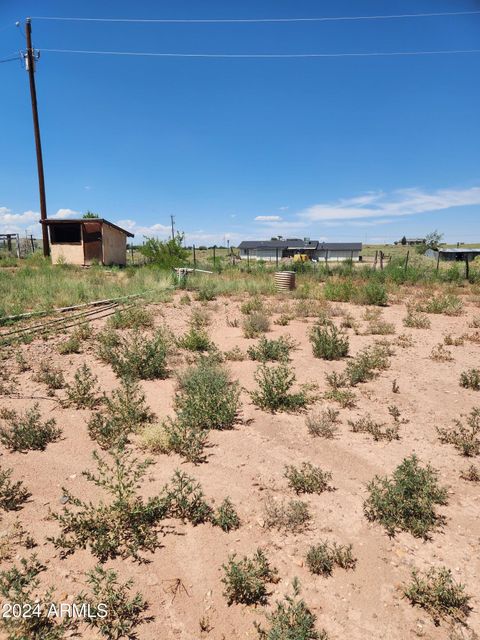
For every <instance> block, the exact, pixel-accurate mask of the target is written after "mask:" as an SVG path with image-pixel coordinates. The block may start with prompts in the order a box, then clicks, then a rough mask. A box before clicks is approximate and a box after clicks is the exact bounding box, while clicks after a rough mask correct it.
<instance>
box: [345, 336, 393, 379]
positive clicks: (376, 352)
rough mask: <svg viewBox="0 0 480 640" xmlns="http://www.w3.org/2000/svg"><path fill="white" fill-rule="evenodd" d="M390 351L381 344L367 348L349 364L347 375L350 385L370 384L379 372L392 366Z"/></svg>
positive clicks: (346, 370)
mask: <svg viewBox="0 0 480 640" xmlns="http://www.w3.org/2000/svg"><path fill="white" fill-rule="evenodd" d="M389 355H390V352H389V349H388V347H385V346H384V345H381V344H378V343H376V344H374V345H371V346H370V347H366V348H365V349H363V350H362V351H360V353H358V354H357V355H356V356H355V358H353V359H352V360H350V361H349V362H348V363H347V366H346V369H345V375H346V376H347V378H348V381H349V384H350V385H352V386H355V385H357V384H359V383H360V382H368V381H369V380H372V379H373V378H375V376H376V375H377V372H378V371H382V370H384V369H387V368H388V367H389V366H390V360H389Z"/></svg>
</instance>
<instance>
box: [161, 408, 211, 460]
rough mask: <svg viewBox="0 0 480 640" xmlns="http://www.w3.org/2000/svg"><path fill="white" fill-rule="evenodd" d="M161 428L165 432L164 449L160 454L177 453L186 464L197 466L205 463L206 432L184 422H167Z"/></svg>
mask: <svg viewBox="0 0 480 640" xmlns="http://www.w3.org/2000/svg"><path fill="white" fill-rule="evenodd" d="M163 428H164V429H165V432H166V436H167V439H166V448H165V449H164V451H163V452H162V453H170V452H172V451H173V452H174V453H178V455H180V456H182V458H184V459H185V460H186V461H187V462H193V464H199V463H201V462H204V461H205V455H204V449H205V447H206V445H207V442H208V431H206V430H205V429H202V428H201V427H199V426H197V425H190V424H189V423H187V422H186V421H185V420H178V419H177V420H167V421H166V422H165V423H164V425H163Z"/></svg>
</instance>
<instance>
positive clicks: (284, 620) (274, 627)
mask: <svg viewBox="0 0 480 640" xmlns="http://www.w3.org/2000/svg"><path fill="white" fill-rule="evenodd" d="M292 586H293V596H285V598H284V599H283V600H282V601H280V602H277V605H276V607H275V609H274V610H273V611H272V613H269V614H267V616H266V617H267V620H268V622H269V628H268V629H263V628H262V626H261V625H260V624H258V623H255V627H256V629H257V633H258V637H259V639H260V640H328V635H327V633H326V631H324V630H322V631H320V632H319V631H317V630H316V629H315V622H316V620H317V618H316V616H315V614H314V613H312V612H311V611H310V609H309V608H308V607H307V605H306V604H305V602H304V600H302V599H300V598H299V594H300V585H299V583H298V580H297V579H296V578H295V579H294V581H293V585H292Z"/></svg>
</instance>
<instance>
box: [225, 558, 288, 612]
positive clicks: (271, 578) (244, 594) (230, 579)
mask: <svg viewBox="0 0 480 640" xmlns="http://www.w3.org/2000/svg"><path fill="white" fill-rule="evenodd" d="M236 558H237V556H236V555H235V554H234V555H232V556H230V557H229V558H228V563H227V564H224V565H222V568H223V570H224V572H225V575H224V577H223V578H222V582H223V584H224V585H225V591H224V592H223V595H224V596H225V598H226V599H227V603H228V605H231V604H233V603H235V604H266V603H267V598H268V592H267V585H268V583H275V582H278V580H279V578H278V571H277V570H276V569H275V568H274V567H271V566H270V563H269V561H268V558H267V556H266V555H265V554H264V552H263V551H262V550H261V549H257V551H256V552H255V553H254V554H253V556H252V557H251V558H249V557H248V556H244V558H243V559H242V560H238V561H237V559H236Z"/></svg>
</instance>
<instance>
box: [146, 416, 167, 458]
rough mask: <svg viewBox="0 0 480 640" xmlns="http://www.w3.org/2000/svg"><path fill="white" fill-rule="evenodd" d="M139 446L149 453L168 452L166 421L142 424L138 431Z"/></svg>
mask: <svg viewBox="0 0 480 640" xmlns="http://www.w3.org/2000/svg"><path fill="white" fill-rule="evenodd" d="M139 443H140V447H141V448H142V449H144V450H145V451H149V452H150V453H170V451H171V447H170V436H169V433H168V429H167V422H166V421H164V422H155V423H150V424H146V425H144V426H143V427H142V428H141V430H140V432H139Z"/></svg>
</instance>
